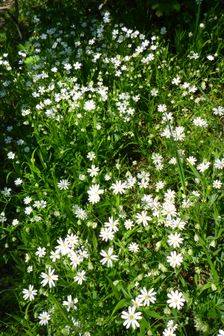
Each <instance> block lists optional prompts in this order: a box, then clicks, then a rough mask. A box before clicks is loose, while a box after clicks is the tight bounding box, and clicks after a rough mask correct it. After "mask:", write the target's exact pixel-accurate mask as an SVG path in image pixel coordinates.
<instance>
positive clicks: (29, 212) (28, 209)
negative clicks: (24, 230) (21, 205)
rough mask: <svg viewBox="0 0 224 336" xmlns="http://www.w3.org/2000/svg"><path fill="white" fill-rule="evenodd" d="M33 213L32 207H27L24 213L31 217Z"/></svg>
mask: <svg viewBox="0 0 224 336" xmlns="http://www.w3.org/2000/svg"><path fill="white" fill-rule="evenodd" d="M32 211H33V208H32V207H31V206H28V207H25V210H24V212H25V214H26V215H30V214H31V212H32Z"/></svg>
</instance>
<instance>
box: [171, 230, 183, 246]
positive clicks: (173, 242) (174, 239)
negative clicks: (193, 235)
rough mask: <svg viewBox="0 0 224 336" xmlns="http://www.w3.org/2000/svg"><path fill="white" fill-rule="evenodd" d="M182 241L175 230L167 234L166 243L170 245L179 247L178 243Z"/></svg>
mask: <svg viewBox="0 0 224 336" xmlns="http://www.w3.org/2000/svg"><path fill="white" fill-rule="evenodd" d="M182 243H183V238H181V236H180V234H179V233H177V232H175V233H171V234H170V235H169V236H168V244H169V245H170V246H173V247H174V248H176V247H180V245H181V244H182Z"/></svg>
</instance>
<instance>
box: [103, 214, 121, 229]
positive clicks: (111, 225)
mask: <svg viewBox="0 0 224 336" xmlns="http://www.w3.org/2000/svg"><path fill="white" fill-rule="evenodd" d="M118 224H119V221H118V219H113V217H109V219H108V222H106V223H105V226H106V227H107V228H108V229H110V230H111V231H113V232H117V231H118Z"/></svg>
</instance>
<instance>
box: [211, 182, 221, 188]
mask: <svg viewBox="0 0 224 336" xmlns="http://www.w3.org/2000/svg"><path fill="white" fill-rule="evenodd" d="M212 186H213V188H215V189H221V187H222V182H221V181H219V180H215V181H213V184H212Z"/></svg>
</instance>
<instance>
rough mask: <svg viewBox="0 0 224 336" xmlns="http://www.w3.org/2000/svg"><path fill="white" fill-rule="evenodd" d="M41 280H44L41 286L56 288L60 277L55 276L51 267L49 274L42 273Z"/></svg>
mask: <svg viewBox="0 0 224 336" xmlns="http://www.w3.org/2000/svg"><path fill="white" fill-rule="evenodd" d="M41 278H43V280H42V281H41V285H42V286H43V287H44V286H46V285H47V284H48V286H49V287H50V288H51V287H54V286H55V281H57V280H58V275H57V274H54V269H51V268H50V267H49V268H48V273H44V272H42V273H41Z"/></svg>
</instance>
